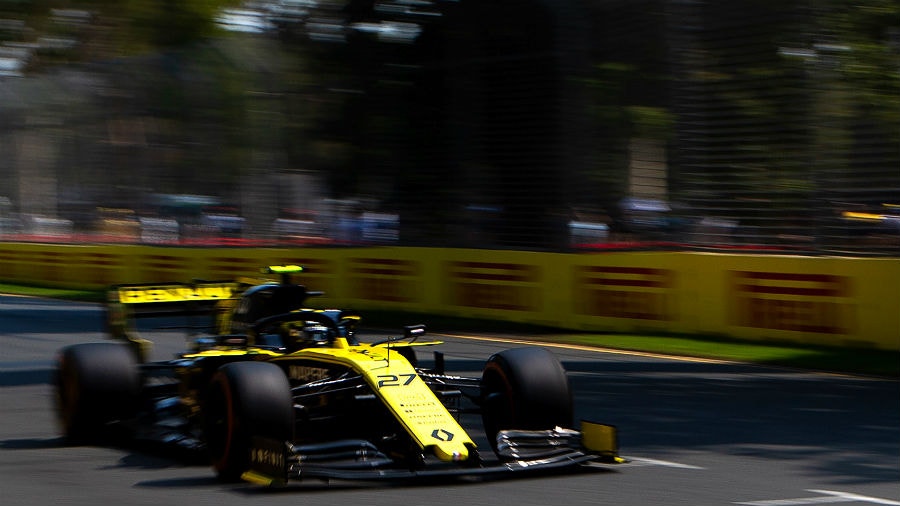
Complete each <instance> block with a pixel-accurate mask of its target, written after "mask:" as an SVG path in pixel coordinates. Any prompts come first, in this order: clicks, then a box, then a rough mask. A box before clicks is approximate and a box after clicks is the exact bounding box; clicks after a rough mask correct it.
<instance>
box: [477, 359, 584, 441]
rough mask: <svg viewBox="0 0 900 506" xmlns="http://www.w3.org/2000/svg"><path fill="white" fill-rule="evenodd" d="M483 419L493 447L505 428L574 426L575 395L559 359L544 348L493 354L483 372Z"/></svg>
mask: <svg viewBox="0 0 900 506" xmlns="http://www.w3.org/2000/svg"><path fill="white" fill-rule="evenodd" d="M481 401H482V420H483V422H484V429H485V435H486V436H487V438H488V442H489V443H490V445H491V448H493V449H494V451H495V452H496V450H497V433H498V432H499V431H501V430H507V429H519V430H547V429H553V428H555V427H570V426H571V423H572V394H571V390H570V388H569V379H568V377H567V376H566V371H565V369H564V368H563V366H562V364H560V362H559V360H557V358H556V357H555V356H554V355H553V354H552V353H550V352H549V351H547V350H545V349H544V348H537V347H526V348H514V349H510V350H505V351H501V352H499V353H496V354H494V355H492V356H491V357H490V358H489V359H488V361H487V363H486V364H485V366H484V370H483V371H482V375H481Z"/></svg>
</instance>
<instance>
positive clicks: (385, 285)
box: [350, 258, 419, 302]
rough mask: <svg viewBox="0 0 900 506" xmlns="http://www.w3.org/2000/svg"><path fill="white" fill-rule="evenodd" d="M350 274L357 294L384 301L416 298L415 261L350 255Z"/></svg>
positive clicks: (358, 296) (416, 269) (416, 270)
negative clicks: (352, 256) (351, 256)
mask: <svg viewBox="0 0 900 506" xmlns="http://www.w3.org/2000/svg"><path fill="white" fill-rule="evenodd" d="M350 275H351V276H352V279H353V289H354V292H355V295H356V297H357V298H360V299H366V300H375V301H387V302H416V300H417V299H418V294H419V289H418V282H417V279H418V276H419V263H418V262H414V261H410V260H396V259H390V258H353V259H350Z"/></svg>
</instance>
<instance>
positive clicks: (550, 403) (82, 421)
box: [56, 267, 622, 485]
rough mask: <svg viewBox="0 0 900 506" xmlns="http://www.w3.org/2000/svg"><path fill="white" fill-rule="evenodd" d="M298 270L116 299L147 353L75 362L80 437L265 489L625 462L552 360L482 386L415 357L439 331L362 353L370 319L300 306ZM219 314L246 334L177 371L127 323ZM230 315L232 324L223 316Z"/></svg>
mask: <svg viewBox="0 0 900 506" xmlns="http://www.w3.org/2000/svg"><path fill="white" fill-rule="evenodd" d="M297 270H298V268H294V267H277V268H270V272H281V273H282V281H281V282H280V283H262V284H259V285H254V286H251V287H249V288H243V289H238V288H235V286H237V285H235V286H232V285H226V284H222V283H209V284H205V285H204V284H202V283H199V284H195V285H180V284H172V285H154V286H149V285H145V286H140V287H134V286H132V287H118V288H116V289H115V290H113V292H112V293H113V300H112V301H111V302H112V304H111V306H112V308H113V312H119V313H120V314H119V315H118V316H112V317H111V318H110V321H111V322H112V323H113V325H112V326H111V330H112V331H113V336H114V337H119V338H123V337H124V338H125V339H126V340H127V341H128V342H130V343H134V344H136V346H133V345H129V344H127V343H115V342H102V343H85V344H76V345H72V346H69V347H66V348H64V349H63V350H62V351H61V353H60V358H59V364H58V369H57V375H56V376H57V380H56V383H57V392H58V396H57V397H58V412H59V415H60V419H61V422H62V428H63V432H64V435H65V436H66V437H67V438H69V439H71V440H82V441H92V440H96V439H97V438H101V437H102V436H104V435H105V434H108V433H109V431H110V429H112V428H119V429H124V430H125V431H126V432H127V434H129V437H135V438H140V439H150V440H153V441H160V442H167V443H170V444H175V445H177V446H180V447H188V448H192V449H196V450H198V451H203V452H205V453H206V454H208V456H209V458H210V459H211V460H212V464H213V467H214V468H215V470H216V472H217V473H218V475H219V477H221V478H222V479H225V480H236V479H239V478H243V479H244V480H247V481H250V482H253V483H258V484H265V485H276V484H285V483H287V482H288V481H291V480H300V479H305V478H319V479H352V480H368V479H391V478H394V479H406V478H413V477H435V476H443V475H480V474H487V473H514V472H524V471H539V470H547V469H558V468H562V467H567V466H573V467H577V466H581V465H587V464H591V463H617V462H621V460H622V459H620V458H619V457H618V453H617V444H616V431H615V428H614V427H612V426H609V425H603V424H598V423H591V422H582V423H581V425H580V427H579V429H578V430H574V429H572V428H570V427H571V424H572V416H573V408H572V396H571V393H570V390H569V382H568V379H567V377H566V372H565V370H564V369H563V367H562V365H561V364H560V363H559V362H558V361H557V359H556V358H555V357H554V355H552V354H551V353H550V352H549V351H547V350H545V349H543V348H540V347H523V348H514V349H509V350H506V351H502V352H499V353H497V354H495V355H493V356H491V357H490V358H488V359H487V361H486V363H485V365H484V368H483V371H482V373H481V376H480V378H468V377H460V376H453V375H448V374H446V373H445V371H444V359H443V355H442V354H441V353H437V352H436V353H435V354H434V361H433V367H430V368H427V369H426V368H424V367H420V366H419V365H418V360H417V358H416V354H415V351H414V350H415V348H416V347H420V346H429V345H437V344H440V342H437V341H430V342H425V341H424V340H420V339H422V336H423V335H424V333H425V328H424V326H422V325H411V326H407V327H405V328H404V330H403V335H402V336H398V337H395V338H388V339H384V340H381V341H379V342H374V343H363V342H360V341H359V339H358V337H357V325H358V323H359V321H360V320H359V317H358V316H357V315H354V314H349V313H347V312H344V311H340V310H335V309H309V308H303V307H294V306H298V305H302V303H303V301H304V298H305V296H307V295H309V293H308V292H305V288H303V287H302V285H295V284H292V283H290V281H289V275H290V273H291V272H295V271H297ZM263 294H266V295H265V297H264V296H263ZM282 296H283V297H285V298H287V299H289V300H281V299H280V297H282ZM210 301H214V302H215V304H213V308H212V309H213V312H214V313H215V312H217V311H216V309H218V313H219V315H218V324H219V325H220V329H225V328H226V327H230V328H232V329H234V328H236V329H240V330H241V332H228V333H219V334H215V333H211V334H206V335H203V336H201V337H197V338H196V339H194V342H193V349H191V350H189V351H186V352H184V353H181V354H179V356H177V357H176V358H174V359H172V360H168V361H162V362H147V361H144V359H143V358H142V357H144V354H145V352H146V344H147V343H146V342H144V341H142V340H140V339H138V338H137V337H136V336H135V335H134V331H133V329H131V330H126V329H127V327H129V325H124V326H123V324H122V321H121V318H122V311H123V308H122V307H120V306H121V305H125V306H128V305H141V306H143V305H148V306H156V305H159V304H162V305H166V304H172V303H175V302H177V303H180V304H181V305H183V306H189V307H188V311H195V310H197V306H196V303H198V302H199V303H207V302H210ZM262 301H265V303H264V304H263V302H262ZM260 304H262V305H263V306H265V307H260V306H259V305H260ZM216 305H220V307H218V308H216V307H215V306H216ZM222 307H225V308H230V313H231V314H230V315H229V316H223V315H222V314H221V312H222ZM207 309H209V308H207ZM124 312H125V313H129V312H128V310H127V309H126V310H124ZM148 312H153V311H145V313H148ZM129 314H130V313H129ZM127 319H130V317H129V318H127ZM223 321H224V322H226V323H227V325H226V326H224V327H223V326H222V325H223ZM470 414H473V415H474V416H475V417H476V418H477V416H478V415H479V414H480V418H481V420H482V422H483V427H480V428H470V429H464V428H463V427H462V426H461V420H463V419H464V418H470V416H469V415H470ZM464 415H465V416H464ZM482 429H483V434H484V437H485V439H486V440H487V445H486V446H489V447H490V449H491V450H492V451H493V454H494V457H492V458H487V457H482V455H481V453H480V450H481V448H479V445H477V444H476V442H475V441H476V439H478V438H477V437H476V435H475V434H476V433H477V434H479V435H480V434H482V432H480V431H481V430H482ZM476 431H477V432H476Z"/></svg>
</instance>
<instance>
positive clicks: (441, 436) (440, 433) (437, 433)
mask: <svg viewBox="0 0 900 506" xmlns="http://www.w3.org/2000/svg"><path fill="white" fill-rule="evenodd" d="M431 437H433V438H435V439H437V440H438V441H453V433H452V432H447V431H446V430H444V429H434V431H433V432H432V433H431Z"/></svg>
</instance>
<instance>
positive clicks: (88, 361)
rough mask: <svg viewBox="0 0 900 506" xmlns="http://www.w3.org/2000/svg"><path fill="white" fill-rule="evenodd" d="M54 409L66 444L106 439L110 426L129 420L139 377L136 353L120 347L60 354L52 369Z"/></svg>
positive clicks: (85, 347) (75, 348) (80, 347)
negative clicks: (54, 372) (54, 395)
mask: <svg viewBox="0 0 900 506" xmlns="http://www.w3.org/2000/svg"><path fill="white" fill-rule="evenodd" d="M55 383H56V406H57V414H58V416H59V420H60V424H61V425H62V433H63V436H64V437H65V438H66V439H67V440H68V441H70V442H74V443H78V442H90V441H96V440H99V439H102V438H104V437H105V436H108V435H109V432H108V431H107V425H108V424H109V423H110V422H114V421H117V420H122V419H125V418H128V417H130V416H133V415H134V414H135V412H136V411H137V408H138V403H139V401H138V399H139V397H140V390H141V378H140V372H139V370H138V363H137V357H135V355H134V350H133V349H132V348H130V347H128V346H127V345H124V344H118V343H82V344H76V345H72V346H67V347H65V348H63V349H62V351H61V352H60V355H59V360H58V363H57V369H56V378H55Z"/></svg>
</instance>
